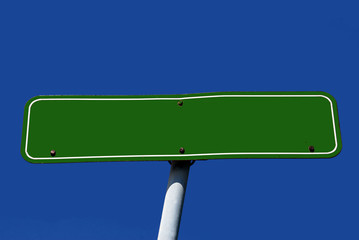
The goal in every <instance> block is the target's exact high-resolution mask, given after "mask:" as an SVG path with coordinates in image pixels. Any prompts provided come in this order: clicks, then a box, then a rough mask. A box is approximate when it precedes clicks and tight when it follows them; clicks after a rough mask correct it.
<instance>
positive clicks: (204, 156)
mask: <svg viewBox="0 0 359 240" xmlns="http://www.w3.org/2000/svg"><path fill="white" fill-rule="evenodd" d="M301 93H303V94H289V95H288V94H278V93H276V94H250V93H249V92H247V94H219V95H203V96H192V97H190V96H188V97H136V98H125V96H121V98H105V97H104V96H98V97H97V96H94V97H92V98H91V97H76V98H73V97H72V96H68V97H66V96H57V97H54V96H49V97H45V96H38V97H34V98H33V99H31V100H30V101H29V102H28V103H27V104H26V106H27V107H25V108H26V110H27V111H26V112H25V114H27V121H26V132H25V133H24V134H25V143H24V146H23V147H24V149H22V150H24V152H22V153H23V155H24V154H25V155H26V157H27V158H28V160H30V161H31V162H40V161H43V160H50V161H57V160H73V159H78V160H86V159H87V160H89V161H91V159H116V158H162V157H166V158H179V159H183V158H187V157H199V158H201V157H203V158H204V159H205V158H211V157H216V156H222V157H226V156H227V157H228V156H238V157H242V156H258V158H260V157H261V156H264V155H267V156H268V155H269V156H275V155H277V156H288V157H296V158H300V157H301V156H302V157H308V155H309V156H313V155H321V156H328V157H330V155H332V154H333V153H335V152H336V151H337V149H338V134H340V133H339V132H338V129H337V126H336V125H338V124H337V123H336V120H338V119H336V117H335V114H334V103H333V100H334V98H333V97H332V96H331V95H329V94H328V93H324V92H321V94H318V93H317V92H316V94H308V92H306V93H305V94H304V92H301ZM326 95H328V96H326ZM101 97H102V98H101ZM218 97H323V98H325V99H327V100H328V101H329V103H330V107H331V115H332V122H333V132H334V140H335V147H334V149H333V150H332V151H329V152H299V153H296V152H260V153H252V152H246V153H243V152H241V153H198V154H181V155H178V154H165V155H163V154H161V155H115V156H77V157H55V158H54V157H51V158H48V157H45V158H36V157H32V156H31V155H30V154H29V153H28V151H27V147H28V136H29V125H30V124H29V123H30V114H31V107H32V105H33V104H34V103H36V102H39V101H49V100H50V101H51V100H52V101H53V100H82V101H84V100H85V101H86V100H87V101H93V100H111V101H114V100H123V101H131V100H132V101H136V100H189V99H199V98H218ZM331 98H333V99H331ZM334 101H335V100H334ZM24 124H25V122H24ZM24 127H25V126H24ZM338 153H339V152H338ZM338 153H336V154H335V155H337V154H338ZM24 157H25V156H24ZM166 160H167V159H166ZM108 161H111V160H108ZM45 162H47V161H45Z"/></svg>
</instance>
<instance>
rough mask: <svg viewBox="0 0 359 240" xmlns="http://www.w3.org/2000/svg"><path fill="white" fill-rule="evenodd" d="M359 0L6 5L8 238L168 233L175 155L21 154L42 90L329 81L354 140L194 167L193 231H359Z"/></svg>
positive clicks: (0, 166)
mask: <svg viewBox="0 0 359 240" xmlns="http://www.w3.org/2000/svg"><path fill="white" fill-rule="evenodd" d="M355 2H356V1H352V2H348V1H241V2H239V1H235V2H230V1H217V2H214V1H203V2H198V1H185V2H184V1H176V2H174V1H162V2H151V1H147V2H140V1H122V2H121V3H118V2H115V1H113V2H109V1H98V2H95V1H83V2H81V1H23V2H21V1H2V2H1V3H0V64H1V65H0V80H1V110H2V111H1V118H0V121H1V124H0V127H1V138H0V139H1V140H0V141H1V142H0V143H1V144H0V148H1V158H0V239H5V240H12V239H36V240H42V239H44V240H45V239H46V240H48V239H50V240H52V239H59V240H60V239H61V240H62V239H89V240H90V239H101V240H102V239H155V238H156V237H157V232H158V227H159V222H160V218H161V211H162V204H163V200H164V194H165V190H166V185H167V179H168V174H169V169H170V165H169V164H168V163H167V162H135V163H121V162H119V163H77V164H51V165H46V164H44V165H35V164H30V163H28V162H26V161H25V160H23V159H22V157H21V155H20V142H21V131H22V120H23V110H24V105H25V103H26V101H27V100H28V99H29V98H31V97H33V96H36V95H52V94H78V95H84V94H96V95H108V94H112V95H126V94H131V95H140V94H180V93H199V92H216V91H326V92H328V93H330V94H332V95H333V96H334V97H335V98H336V99H337V102H338V107H339V116H340V124H341V133H342V139H343V150H342V152H341V154H339V155H338V156H337V157H336V158H333V159H321V160H313V159H307V160H293V159H285V160H275V159H274V160H265V159H264V160H260V159H258V160H257V159H255V160H243V159H242V160H240V159H232V160H211V161H204V162H197V163H196V164H194V165H193V166H192V168H191V172H190V177H189V184H188V188H187V194H186V199H185V204H184V209H183V216H182V223H181V228H180V235H179V238H180V239H276V240H279V239H359V231H358V224H359V217H358V216H359V208H358V203H359V195H358V185H359V174H358V167H359V161H358V153H357V150H358V143H357V139H358V120H359V119H358V105H357V103H358V100H357V99H358V96H356V95H357V93H358V87H357V86H356V85H357V82H358V77H359V71H358V70H359V68H358V66H359V14H358V7H359V6H358V4H355Z"/></svg>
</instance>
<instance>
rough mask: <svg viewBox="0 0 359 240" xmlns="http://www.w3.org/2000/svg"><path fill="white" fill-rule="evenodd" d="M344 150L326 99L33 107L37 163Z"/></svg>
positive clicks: (27, 143)
mask: <svg viewBox="0 0 359 240" xmlns="http://www.w3.org/2000/svg"><path fill="white" fill-rule="evenodd" d="M340 150H341V138H340V129H339V121H338V111H337V105H336V102H335V99H334V98H333V97H332V96H331V95H329V94H327V93H324V92H225V93H201V94H184V95H158V96H38V97H34V98H32V99H30V100H29V101H28V102H27V104H26V106H25V113H24V124H23V135H22V146H21V152H22V155H23V157H24V158H25V159H26V160H28V161H30V162H32V163H51V162H90V161H98V162H101V161H147V160H152V161H168V160H199V159H226V158H227V159H228V158H238V159H239V158H329V157H334V156H335V155H337V154H338V153H339V152H340Z"/></svg>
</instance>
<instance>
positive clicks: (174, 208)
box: [158, 161, 191, 240]
mask: <svg viewBox="0 0 359 240" xmlns="http://www.w3.org/2000/svg"><path fill="white" fill-rule="evenodd" d="M190 165H191V163H190V161H172V165H171V171H170V176H169V178H168V185H167V191H166V197H165V202H164V204H163V210H162V217H161V223H160V230H159V232H158V240H177V237H178V231H179V226H180V222H181V215H182V208H183V202H184V196H185V193H186V186H187V179H188V174H189V168H190Z"/></svg>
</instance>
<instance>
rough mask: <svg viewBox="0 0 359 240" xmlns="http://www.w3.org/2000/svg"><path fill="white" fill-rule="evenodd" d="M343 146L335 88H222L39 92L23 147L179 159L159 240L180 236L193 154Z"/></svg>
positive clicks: (80, 155)
mask: <svg viewBox="0 0 359 240" xmlns="http://www.w3.org/2000/svg"><path fill="white" fill-rule="evenodd" d="M341 148H342V143H341V137H340V128H339V118H338V110H337V104H336V101H335V99H334V98H333V97H332V96H331V95H330V94H328V93H324V92H222V93H200V94H183V95H157V96H38V97H34V98H32V99H30V100H29V101H28V102H27V104H26V106H25V113H24V124H23V133H22V143H21V154H22V156H23V157H24V159H26V160H27V161H29V162H31V163H70V162H106V161H172V167H171V173H170V178H169V183H168V188H167V194H166V198H165V203H164V208H163V216H162V220H161V226H160V231H159V239H176V237H177V233H178V227H179V221H180V217H181V210H182V205H183V199H184V193H185V189H186V184H187V177H188V171H189V165H188V161H190V160H203V159H226V158H236V159H240V158H247V159H248V158H331V157H334V156H336V155H337V154H339V152H340V151H341ZM170 236H171V237H170Z"/></svg>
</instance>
